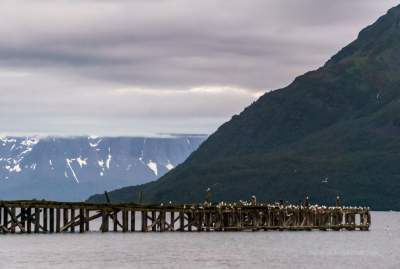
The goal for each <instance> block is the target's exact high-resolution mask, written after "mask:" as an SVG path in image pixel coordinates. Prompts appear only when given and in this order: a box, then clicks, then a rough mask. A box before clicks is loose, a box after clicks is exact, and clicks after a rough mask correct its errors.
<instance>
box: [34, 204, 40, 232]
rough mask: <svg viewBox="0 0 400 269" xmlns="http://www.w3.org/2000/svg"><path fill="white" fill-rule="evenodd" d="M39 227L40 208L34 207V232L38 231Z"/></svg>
mask: <svg viewBox="0 0 400 269" xmlns="http://www.w3.org/2000/svg"><path fill="white" fill-rule="evenodd" d="M39 228H40V209H39V208H37V207H35V228H34V232H35V233H38V232H39Z"/></svg>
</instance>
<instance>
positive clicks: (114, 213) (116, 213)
mask: <svg viewBox="0 0 400 269" xmlns="http://www.w3.org/2000/svg"><path fill="white" fill-rule="evenodd" d="M111 218H112V219H113V224H114V225H113V227H114V232H118V211H114V212H113V214H112V215H111Z"/></svg>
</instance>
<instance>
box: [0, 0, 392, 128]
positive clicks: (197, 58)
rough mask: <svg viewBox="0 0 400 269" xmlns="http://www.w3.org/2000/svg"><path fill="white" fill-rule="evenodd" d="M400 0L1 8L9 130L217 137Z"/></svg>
mask: <svg viewBox="0 0 400 269" xmlns="http://www.w3.org/2000/svg"><path fill="white" fill-rule="evenodd" d="M398 3H399V2H398V1H394V0H386V1H375V0H353V1H347V0H340V1H328V0H318V1H315V0H297V1H292V0H281V1H275V0H252V1H239V0H233V1H222V0H217V1H214V0H205V1H186V0H171V1H162V0H160V1H156V0H152V1H124V0H119V1H99V0H97V1H96V0H83V1H79V2H74V3H73V4H72V3H71V2H70V1H67V0H58V1H50V0H40V1H24V0H13V1H11V0H10V1H8V0H6V1H2V2H1V4H0V18H1V19H0V20H1V23H0V124H1V126H3V130H2V132H6V133H30V132H40V133H61V134H81V133H88V132H91V133H99V134H111V135H118V134H135V133H149V132H168V131H171V132H175V131H184V132H191V131H193V132H198V131H199V132H211V131H213V130H214V129H215V128H216V127H217V126H218V125H219V124H221V123H222V122H223V121H225V120H227V119H229V117H230V116H231V115H232V114H234V113H238V112H240V111H241V110H242V109H243V108H244V107H245V106H246V105H248V104H250V103H251V102H252V101H253V100H255V98H256V97H257V96H258V95H259V94H260V93H261V92H265V91H268V90H273V89H276V88H280V87H283V86H285V85H287V84H288V83H290V81H292V80H293V79H294V77H295V76H297V75H300V74H302V73H304V72H306V71H308V70H310V69H315V68H317V67H318V66H320V65H322V64H323V63H324V62H325V61H326V60H328V58H329V57H330V56H332V55H333V54H334V53H335V52H336V51H338V50H339V49H340V48H341V47H343V46H344V45H346V44H347V43H349V42H350V41H352V40H353V39H354V38H355V37H356V35H357V33H358V32H359V30H361V28H363V27H365V26H366V25H368V24H371V23H372V22H373V21H375V20H376V19H377V18H378V17H379V16H380V15H382V14H384V13H385V12H386V10H387V9H388V8H390V7H392V6H394V5H396V4H398ZM199 89H200V91H202V92H199ZM218 89H222V90H218ZM180 91H182V92H180ZM116 93H117V94H116ZM0 132H1V131H0Z"/></svg>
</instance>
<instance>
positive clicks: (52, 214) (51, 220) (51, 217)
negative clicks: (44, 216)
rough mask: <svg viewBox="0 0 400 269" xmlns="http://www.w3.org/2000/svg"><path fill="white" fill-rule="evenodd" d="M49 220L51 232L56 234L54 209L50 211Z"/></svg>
mask: <svg viewBox="0 0 400 269" xmlns="http://www.w3.org/2000/svg"><path fill="white" fill-rule="evenodd" d="M49 218H50V223H49V226H50V227H49V232H50V233H54V208H50V209H49Z"/></svg>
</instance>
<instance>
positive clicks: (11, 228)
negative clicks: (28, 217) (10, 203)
mask: <svg viewBox="0 0 400 269" xmlns="http://www.w3.org/2000/svg"><path fill="white" fill-rule="evenodd" d="M10 213H11V227H10V231H11V233H15V226H17V223H16V221H17V220H16V219H15V207H11V208H10Z"/></svg>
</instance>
